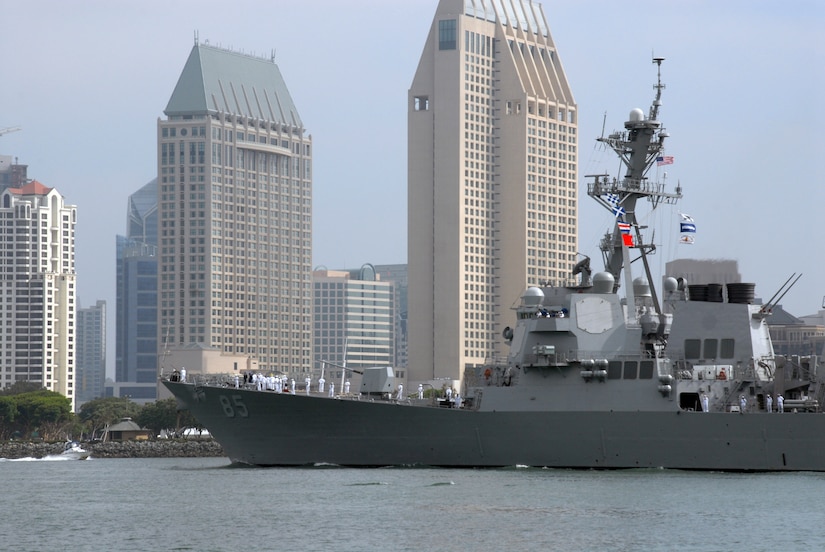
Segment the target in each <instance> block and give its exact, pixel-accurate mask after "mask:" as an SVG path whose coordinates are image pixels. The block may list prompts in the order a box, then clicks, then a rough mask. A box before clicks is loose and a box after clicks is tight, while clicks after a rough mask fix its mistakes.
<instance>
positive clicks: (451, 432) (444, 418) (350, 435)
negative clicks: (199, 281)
mask: <svg viewBox="0 0 825 552" xmlns="http://www.w3.org/2000/svg"><path fill="white" fill-rule="evenodd" d="M163 383H164V385H165V386H166V387H167V388H168V389H169V390H170V391H171V392H172V393H173V394H174V395H175V397H176V398H177V399H178V401H179V404H180V405H181V406H182V407H184V408H187V409H189V410H190V411H191V412H192V414H193V415H194V416H195V417H196V418H197V419H198V420H199V421H200V422H201V423H202V424H203V425H204V426H205V427H206V428H207V429H209V431H210V432H211V433H212V435H213V436H214V437H215V438H216V439H217V440H218V442H220V444H221V445H222V446H223V448H224V451H225V452H226V454H227V455H228V456H229V457H230V458H231V459H232V460H233V461H235V462H239V463H245V464H251V465H258V466H300V465H313V464H323V463H329V464H336V465H341V466H363V467H368V466H395V465H416V466H442V467H499V466H515V465H527V466H541V467H554V468H596V469H615V468H678V469H691V470H725V471H825V416H823V415H821V414H803V413H799V414H794V413H785V414H778V413H773V414H768V413H753V414H738V413H737V414H731V413H721V412H711V413H701V412H688V411H663V412H630V411H628V412H615V411H614V412H594V411H573V412H569V411H565V412H552V411H550V412H548V411H539V412H536V411H533V412H501V411H499V412H496V411H479V410H464V409H461V410H458V409H450V408H437V407H431V406H411V405H404V404H396V403H392V402H382V401H375V402H372V401H367V400H361V401H358V400H346V399H341V400H339V399H329V398H323V397H313V396H303V395H289V394H280V393H272V392H260V391H250V390H245V389H232V388H225V387H210V386H197V387H196V386H195V385H193V384H185V383H177V382H168V381H164V382H163Z"/></svg>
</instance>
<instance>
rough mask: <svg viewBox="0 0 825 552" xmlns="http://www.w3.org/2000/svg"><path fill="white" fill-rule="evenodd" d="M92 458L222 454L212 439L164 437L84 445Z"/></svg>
mask: <svg viewBox="0 0 825 552" xmlns="http://www.w3.org/2000/svg"><path fill="white" fill-rule="evenodd" d="M86 449H87V450H90V451H91V453H92V458H195V457H201V456H224V453H223V448H221V446H220V445H219V444H218V442H217V441H214V440H212V439H204V440H195V439H192V440H188V439H166V440H158V441H109V442H107V443H94V444H93V445H90V446H88V447H86Z"/></svg>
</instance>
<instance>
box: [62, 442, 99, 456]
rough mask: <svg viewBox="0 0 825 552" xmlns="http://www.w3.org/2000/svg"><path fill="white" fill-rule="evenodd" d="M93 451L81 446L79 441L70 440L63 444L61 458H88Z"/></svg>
mask: <svg viewBox="0 0 825 552" xmlns="http://www.w3.org/2000/svg"><path fill="white" fill-rule="evenodd" d="M91 454H92V453H91V452H89V451H88V450H86V449H84V448H83V447H81V446H80V444H79V443H78V442H77V441H68V442H66V444H65V445H63V452H61V453H60V457H61V458H66V459H69V460H86V459H87V458H88V457H89V456H90V455H91Z"/></svg>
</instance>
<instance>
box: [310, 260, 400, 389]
mask: <svg viewBox="0 0 825 552" xmlns="http://www.w3.org/2000/svg"><path fill="white" fill-rule="evenodd" d="M312 286H313V289H314V294H313V300H312V308H313V316H312V321H313V356H314V358H315V362H316V364H317V367H316V369H315V370H314V373H319V372H320V369H321V364H322V363H324V365H325V368H324V371H325V379H326V380H327V381H339V380H340V378H341V377H342V368H341V366H344V365H346V367H347V368H350V369H354V370H358V369H361V368H371V367H377V366H392V367H393V368H396V373H398V367H396V366H395V365H394V352H395V351H394V343H393V342H394V333H395V332H394V329H395V307H396V305H395V301H394V297H395V293H394V289H393V284H392V282H383V281H381V280H380V276H379V275H377V274H376V271H375V268H374V267H373V266H372V265H370V264H365V265H364V266H362V267H361V268H360V269H357V270H326V269H324V270H315V271H314V272H313V273H312ZM326 363H329V364H326ZM399 377H403V374H401V375H400V376H399ZM347 378H349V379H352V380H353V382H354V384H355V385H356V386H358V385H360V377H359V376H358V375H357V373H348V374H347ZM339 389H340V388H339Z"/></svg>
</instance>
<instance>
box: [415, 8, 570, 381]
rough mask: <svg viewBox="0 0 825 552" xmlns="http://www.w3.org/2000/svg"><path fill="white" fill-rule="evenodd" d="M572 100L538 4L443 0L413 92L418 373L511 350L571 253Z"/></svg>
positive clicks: (458, 367) (456, 371)
mask: <svg viewBox="0 0 825 552" xmlns="http://www.w3.org/2000/svg"><path fill="white" fill-rule="evenodd" d="M577 120H578V117H577V111H576V103H575V101H574V99H573V94H572V92H571V91H570V86H569V85H568V82H567V78H566V77H565V74H564V70H563V68H562V64H561V59H560V58H559V55H558V52H557V51H556V45H555V43H554V42H553V39H552V37H551V36H550V31H549V28H548V25H547V20H546V18H545V16H544V11H543V10H542V7H541V5H539V4H537V3H535V2H531V1H530V0H441V1H440V2H439V4H438V8H437V9H436V14H435V18H434V20H433V24H432V27H431V28H430V32H429V35H428V36H427V41H426V44H425V46H424V51H423V53H422V54H421V60H420V61H419V64H418V69H417V70H416V73H415V77H414V79H413V82H412V86H411V87H410V90H409V97H408V210H409V211H408V225H409V228H408V255H409V315H408V328H409V370H408V377H409V380H410V382H416V381H426V380H433V379H440V378H443V379H447V380H458V379H460V377H461V374H462V373H463V371H464V368H466V367H474V366H480V365H482V364H484V362H485V361H487V360H490V359H492V358H494V357H496V356H500V355H503V354H506V348H505V346H504V341H503V339H502V337H501V332H502V330H503V329H504V328H505V327H506V326H508V325H510V326H512V325H513V324H514V320H513V316H514V311H513V310H511V307H512V306H513V305H514V304H516V303H517V302H518V300H519V297H520V296H521V293H522V292H523V290H524V289H525V287H526V286H534V285H538V284H539V283H545V282H551V283H552V282H562V281H565V280H566V279H567V278H568V277H569V276H570V272H571V269H572V267H573V265H574V264H575V262H576V249H577V246H576V236H577V226H576V224H577V223H576V221H577V169H576V166H577V147H578V135H577Z"/></svg>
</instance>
